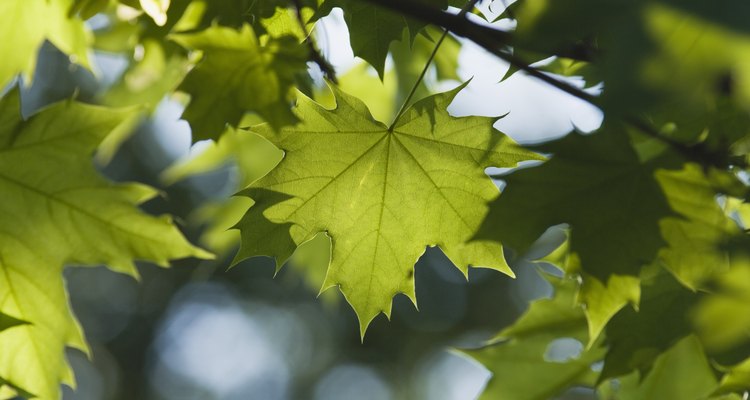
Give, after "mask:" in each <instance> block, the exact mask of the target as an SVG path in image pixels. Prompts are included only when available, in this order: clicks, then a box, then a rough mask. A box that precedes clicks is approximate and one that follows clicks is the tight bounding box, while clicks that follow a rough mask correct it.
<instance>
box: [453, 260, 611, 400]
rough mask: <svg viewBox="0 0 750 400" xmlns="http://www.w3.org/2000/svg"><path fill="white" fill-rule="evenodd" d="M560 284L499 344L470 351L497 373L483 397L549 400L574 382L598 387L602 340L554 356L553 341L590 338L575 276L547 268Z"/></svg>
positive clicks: (551, 279)
mask: <svg viewBox="0 0 750 400" xmlns="http://www.w3.org/2000/svg"><path fill="white" fill-rule="evenodd" d="M543 277H544V278H545V279H546V280H547V281H549V282H550V283H551V284H552V286H553V287H554V289H555V294H554V296H553V297H552V298H551V299H541V300H536V301H534V302H533V303H531V305H530V306H529V309H528V311H527V312H526V313H525V314H523V315H522V316H521V317H520V318H519V319H518V320H517V321H516V322H515V323H514V324H513V325H511V326H510V327H508V328H506V329H504V330H503V331H501V332H500V333H499V334H498V335H497V336H496V337H495V338H494V339H493V343H492V344H490V345H488V346H485V347H483V348H480V349H477V350H470V351H465V353H466V354H468V355H469V356H471V357H473V358H475V359H476V360H477V361H479V362H480V363H482V364H483V365H484V366H486V367H487V368H488V369H489V370H490V371H491V372H492V374H493V376H492V378H490V381H489V383H488V384H487V387H486V388H485V390H484V392H483V393H482V397H481V398H482V399H510V398H512V399H517V400H543V399H549V398H552V397H554V396H555V395H558V394H559V392H561V391H562V390H564V389H565V388H567V387H569V386H573V385H585V386H594V384H595V383H596V379H597V376H598V373H597V372H595V371H593V370H592V369H591V365H592V364H593V363H595V362H596V361H598V360H600V359H601V358H602V357H603V356H604V354H605V351H604V349H603V348H601V347H598V346H597V345H594V346H591V347H590V348H589V349H586V350H584V351H583V352H582V353H581V354H580V355H579V356H578V357H576V358H573V359H571V360H566V361H564V362H555V361H548V360H547V359H546V353H547V352H548V348H549V346H550V345H551V344H552V343H553V342H554V341H555V340H556V339H559V338H571V339H575V340H578V341H580V342H581V343H585V341H586V336H587V334H586V317H585V316H584V313H583V308H582V307H581V306H580V305H579V304H578V303H577V301H576V296H577V293H578V289H579V287H578V283H577V282H576V280H575V279H570V278H556V277H554V276H552V275H548V274H546V273H543Z"/></svg>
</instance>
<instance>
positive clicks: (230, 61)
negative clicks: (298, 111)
mask: <svg viewBox="0 0 750 400" xmlns="http://www.w3.org/2000/svg"><path fill="white" fill-rule="evenodd" d="M172 38H173V39H174V40H175V41H176V42H177V43H179V44H180V45H182V46H183V47H185V48H188V49H191V50H200V51H202V52H203V58H202V60H201V61H200V62H199V63H198V65H196V66H195V68H194V69H193V70H192V71H191V72H190V73H189V74H188V75H187V77H186V78H185V80H184V81H183V82H182V84H181V85H180V87H179V88H178V89H179V90H182V91H184V92H186V93H188V94H189V95H190V96H191V99H190V104H188V106H187V108H185V112H184V113H183V115H182V117H183V118H184V119H186V120H187V121H188V122H189V123H190V127H191V128H192V130H193V140H196V141H197V140H201V139H208V138H212V139H216V138H217V137H218V136H219V134H220V133H221V132H223V131H224V128H225V124H227V123H228V124H230V125H234V126H236V125H237V123H239V122H240V119H242V116H243V115H244V114H245V113H246V112H255V113H258V115H260V116H261V117H263V119H265V120H266V121H267V122H268V123H270V124H271V126H273V127H274V128H276V129H278V128H280V127H282V126H284V125H290V124H293V123H295V122H296V121H297V120H296V118H295V117H294V114H293V113H292V111H291V110H290V108H291V105H292V99H293V93H292V89H293V87H294V83H295V79H296V76H297V74H299V73H304V72H305V71H306V68H307V65H306V64H305V62H306V61H307V55H308V54H307V49H306V48H305V47H303V46H301V45H300V44H299V43H298V41H297V39H296V38H295V37H294V36H285V37H281V38H276V39H268V40H267V41H265V42H264V43H263V44H261V43H260V42H259V41H258V38H257V36H256V35H255V33H254V32H253V30H252V28H250V26H248V25H243V26H242V28H240V30H234V29H231V28H226V27H220V26H213V27H211V28H208V29H206V30H204V31H201V32H198V33H194V34H179V35H173V36H172Z"/></svg>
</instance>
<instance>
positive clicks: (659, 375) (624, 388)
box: [602, 335, 731, 400]
mask: <svg viewBox="0 0 750 400" xmlns="http://www.w3.org/2000/svg"><path fill="white" fill-rule="evenodd" d="M618 386H619V387H618V388H617V389H615V390H613V393H612V394H611V395H609V396H607V395H604V396H602V397H603V398H617V399H623V400H639V399H706V398H711V399H718V398H719V397H713V396H711V395H712V394H713V392H714V390H716V388H717V382H716V376H715V373H714V371H713V369H712V368H711V365H710V364H709V361H708V359H706V355H705V354H704V351H703V347H702V346H701V343H700V341H699V340H698V339H697V338H696V337H695V336H692V335H691V336H688V337H686V338H684V339H682V340H680V341H679V342H677V343H676V344H675V345H674V346H672V347H671V348H669V350H667V351H665V352H664V353H662V354H661V355H660V356H659V357H658V358H657V359H656V361H655V362H654V366H653V368H651V370H650V371H649V372H648V373H647V374H641V373H639V372H634V373H632V374H630V375H628V376H626V377H623V378H621V379H620V382H619V385H618ZM721 398H724V397H721ZM730 398H731V397H730ZM728 399H729V398H728Z"/></svg>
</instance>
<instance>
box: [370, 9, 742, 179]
mask: <svg viewBox="0 0 750 400" xmlns="http://www.w3.org/2000/svg"><path fill="white" fill-rule="evenodd" d="M362 1H367V2H369V3H372V4H375V5H378V6H381V7H384V8H388V9H390V10H393V11H396V12H399V13H401V14H404V15H407V16H409V17H412V18H415V19H419V20H421V21H423V22H426V23H430V24H434V25H438V26H442V27H443V28H445V29H446V30H448V31H450V32H452V33H454V34H456V35H458V36H462V37H464V38H466V39H469V40H471V41H472V42H474V43H476V44H477V45H479V46H481V47H482V48H484V49H485V50H487V51H488V52H489V53H491V54H493V55H495V56H496V57H498V58H500V59H502V60H504V61H506V62H507V63H509V64H510V65H512V66H513V67H515V68H517V69H519V70H521V71H524V72H525V73H527V74H528V75H530V76H533V77H534V78H536V79H539V80H541V81H543V82H545V83H547V84H549V85H550V86H553V87H555V88H557V89H560V90H562V91H563V92H565V93H568V94H570V95H571V96H574V97H577V98H579V99H581V100H583V101H586V102H587V103H589V104H592V105H594V106H596V107H598V108H600V109H602V110H605V108H604V106H603V104H602V103H601V100H600V98H599V97H596V96H593V95H591V94H589V93H587V92H585V91H583V90H581V89H579V88H577V87H575V86H571V85H569V84H567V83H565V82H563V81H561V80H558V79H556V78H554V77H553V76H551V75H549V74H546V73H544V72H542V71H540V70H538V69H537V68H534V67H532V66H531V65H530V63H529V62H527V61H526V60H523V59H521V58H519V57H517V56H515V55H513V54H511V53H509V52H508V51H506V50H505V49H507V48H508V47H509V46H510V45H511V44H512V43H511V42H512V34H510V33H508V32H504V31H500V30H497V29H493V28H490V27H487V26H484V25H479V24H477V23H474V22H472V21H470V20H469V19H467V18H465V15H464V14H465V13H462V14H459V15H455V14H451V13H449V12H445V11H442V10H439V9H437V8H435V7H433V6H430V5H427V4H423V3H421V2H419V0H362ZM557 55H558V56H562V57H565V55H563V54H559V53H558V54H557ZM586 56H587V57H588V56H590V53H587V55H586ZM622 120H623V121H624V122H626V123H627V124H629V125H631V126H632V127H634V128H636V129H638V130H640V131H641V132H643V133H644V134H645V135H647V136H649V137H652V138H654V139H656V140H659V141H661V142H662V143H665V144H667V145H668V146H670V147H671V148H673V149H674V150H675V151H677V152H678V153H680V154H681V155H683V156H684V157H686V158H688V159H691V160H695V161H698V162H700V163H701V164H703V165H711V166H715V167H719V168H727V167H730V166H732V165H735V166H739V167H742V168H746V167H748V165H747V163H746V162H744V160H741V162H740V160H737V159H732V160H730V158H729V157H724V156H722V155H719V154H714V153H713V152H710V151H709V150H708V149H706V148H704V147H702V146H700V145H688V144H684V143H681V142H678V141H676V140H674V139H672V138H670V137H667V136H664V135H662V134H661V133H660V132H659V131H658V130H656V129H655V128H654V127H653V126H652V125H651V124H649V123H648V122H646V121H644V120H642V119H640V118H638V117H635V116H624V117H623V118H622Z"/></svg>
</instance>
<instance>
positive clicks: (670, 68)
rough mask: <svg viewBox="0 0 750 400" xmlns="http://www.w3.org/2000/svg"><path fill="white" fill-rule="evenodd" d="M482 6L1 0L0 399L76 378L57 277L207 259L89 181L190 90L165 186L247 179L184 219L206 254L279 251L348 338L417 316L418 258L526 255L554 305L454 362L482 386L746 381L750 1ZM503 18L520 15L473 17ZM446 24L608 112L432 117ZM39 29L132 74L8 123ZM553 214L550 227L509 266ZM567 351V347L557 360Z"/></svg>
mask: <svg viewBox="0 0 750 400" xmlns="http://www.w3.org/2000/svg"><path fill="white" fill-rule="evenodd" d="M476 3H477V2H473V1H470V2H468V3H464V2H458V1H447V0H425V1H418V0H403V1H390V0H366V1H365V0H317V1H316V0H296V1H285V0H273V1H249V0H224V1H212V0H171V1H169V0H138V1H136V0H120V1H115V0H3V1H2V2H0V33H1V34H2V36H3V37H6V38H7V37H14V38H18V39H17V40H12V41H6V42H5V44H4V45H3V46H2V47H0V59H2V60H4V61H3V63H2V64H0V87H6V90H5V91H4V92H3V93H4V94H3V95H2V97H0V187H2V193H3V194H4V201H3V203H2V205H0V216H1V218H0V397H2V398H6V397H7V398H9V397H12V396H16V395H17V396H23V397H36V398H40V399H57V398H59V397H60V384H61V383H63V384H67V385H70V386H74V384H75V383H74V377H73V374H72V370H71V368H70V366H69V365H68V363H67V360H66V359H65V356H64V349H65V348H66V347H72V348H77V349H80V350H82V351H84V352H89V348H88V345H87V343H86V340H85V338H84V334H83V332H82V331H81V329H80V327H79V324H78V322H77V321H76V319H75V317H74V315H73V314H72V312H71V310H70V308H69V306H68V299H67V293H66V291H65V286H64V282H63V277H62V271H63V268H64V267H65V266H68V265H83V266H94V265H100V264H105V265H107V266H108V267H109V268H110V269H112V270H114V271H117V272H121V273H125V274H129V275H132V276H135V277H137V275H138V271H137V269H136V267H135V261H136V260H138V261H148V262H151V263H155V264H158V265H161V266H167V265H168V264H169V261H170V260H175V259H180V258H185V257H197V258H205V259H209V258H212V257H213V254H212V253H210V252H208V251H206V250H203V249H202V248H199V247H196V246H194V245H193V244H190V243H189V242H188V241H187V240H186V239H185V237H184V236H183V234H182V233H181V232H180V230H179V229H178V227H177V226H176V225H175V224H174V222H173V220H172V218H170V217H168V216H152V215H149V214H147V213H145V212H144V211H142V210H141V209H139V207H138V206H139V205H140V204H142V203H143V202H145V201H147V200H148V199H151V198H153V197H154V196H158V195H159V193H158V191H157V190H155V189H153V188H151V187H149V186H146V185H143V184H136V183H114V182H111V181H110V180H108V179H106V178H104V177H102V176H101V174H100V173H99V172H98V168H99V167H100V166H101V165H103V164H106V163H108V162H110V161H111V160H112V156H113V154H115V152H116V151H117V148H118V146H119V145H120V144H121V143H122V142H123V141H124V140H126V139H127V136H128V135H129V134H130V133H132V132H133V130H134V127H135V126H136V125H137V124H138V122H140V121H142V120H144V119H145V118H148V117H149V116H150V115H151V114H152V113H153V112H154V110H155V108H156V106H157V105H158V103H159V102H160V101H161V100H162V99H163V98H165V97H172V98H177V99H179V100H180V101H182V103H183V104H184V106H185V107H184V113H183V115H182V118H183V119H184V120H186V121H187V122H188V123H189V125H190V128H191V131H192V135H193V136H192V137H193V141H194V142H198V141H201V140H208V141H209V142H208V144H207V145H206V148H205V150H204V151H203V153H201V154H199V155H198V156H195V157H193V158H191V159H188V160H182V161H180V162H178V163H177V164H175V165H173V166H171V167H170V168H168V169H167V170H166V171H165V172H164V173H163V174H162V179H163V181H164V182H165V183H174V182H176V181H179V180H181V179H184V178H186V177H190V176H194V175H197V174H201V173H205V172H208V171H212V170H215V169H217V168H219V167H222V166H226V165H227V164H231V165H233V166H234V167H235V168H236V170H237V171H238V175H239V179H237V181H238V182H237V184H236V187H235V189H236V191H237V197H235V198H234V199H233V200H228V201H225V202H221V203H219V204H214V205H213V208H211V209H204V210H198V211H196V214H197V215H199V216H198V217H196V218H197V219H202V221H203V223H205V224H207V225H208V227H207V228H206V229H205V231H204V233H203V236H202V238H201V245H202V246H203V247H205V248H208V249H210V250H211V251H212V252H213V253H217V254H221V255H224V254H228V253H232V251H234V249H235V248H236V245H239V250H238V251H236V256H235V258H234V261H233V263H232V265H233V266H237V268H242V266H241V265H239V264H241V263H242V261H243V260H245V259H248V258H252V257H256V256H270V257H274V258H275V261H276V266H277V269H279V268H281V267H282V266H283V265H284V264H285V263H286V262H287V261H288V260H292V263H291V264H292V265H294V266H295V268H298V269H299V272H300V273H301V274H302V275H303V276H304V277H305V279H306V280H307V282H308V284H309V285H311V286H312V287H315V288H316V289H317V290H320V292H321V293H322V292H323V291H326V290H328V289H331V288H337V290H338V291H340V293H342V294H343V296H344V298H345V299H346V300H347V301H348V303H349V304H351V306H352V308H353V309H354V311H355V312H356V314H357V317H358V319H359V325H360V333H361V335H362V337H364V334H365V332H366V330H367V327H368V325H369V324H370V323H371V321H372V320H373V319H374V318H375V317H376V316H377V315H379V314H381V313H382V314H385V315H386V316H390V313H391V308H392V301H393V297H394V296H396V295H398V294H405V295H406V296H407V297H408V298H409V299H410V300H411V301H412V302H413V303H414V304H415V305H416V304H417V300H418V299H417V295H416V289H415V286H414V263H415V262H416V260H417V259H418V258H419V257H420V256H421V255H422V254H423V253H424V252H425V249H426V248H427V247H438V248H440V250H442V251H443V253H445V255H446V256H447V257H448V258H449V259H450V261H451V262H452V263H453V264H454V265H455V266H456V268H458V270H459V271H461V273H462V274H464V275H465V276H468V271H469V268H470V267H483V268H489V269H493V270H497V271H500V272H502V273H505V274H507V275H510V276H513V275H514V272H513V270H512V268H511V265H514V264H515V262H514V261H516V260H522V259H532V261H536V262H538V263H539V264H540V265H542V264H544V265H545V267H544V268H547V271H553V272H541V273H542V275H543V277H544V278H545V279H546V280H547V281H548V282H549V283H550V284H551V286H552V287H553V289H554V294H553V296H552V297H551V298H549V299H541V300H538V301H536V302H534V303H532V304H531V306H530V307H529V309H528V310H527V312H526V313H525V314H524V315H523V316H522V317H521V318H519V319H518V320H517V321H516V322H515V324H513V325H512V326H510V327H507V328H505V329H503V330H502V331H501V332H499V333H498V334H497V335H496V336H494V337H493V338H491V339H490V340H489V341H488V342H487V343H486V345H485V346H484V347H482V348H479V349H473V350H466V351H465V352H466V353H467V354H468V355H469V356H471V357H473V358H475V359H476V360H478V361H479V362H481V363H482V364H483V365H485V366H486V367H487V368H488V369H489V370H490V372H491V373H492V374H493V377H492V378H491V379H490V381H489V383H488V384H487V387H486V389H485V392H484V394H483V396H484V397H483V398H493V399H494V398H513V399H546V398H552V397H554V396H557V395H559V394H561V393H563V392H565V391H566V390H568V389H571V388H574V387H580V386H585V387H589V388H592V389H593V390H595V391H596V393H597V394H598V395H599V396H600V397H601V398H616V399H643V398H663V399H684V398H689V399H708V398H717V399H718V398H726V399H734V398H740V396H741V394H742V393H746V392H747V391H748V390H750V354H748V353H747V349H748V344H749V343H750V336H748V332H749V331H750V318H748V317H747V316H748V315H750V258H749V256H750V254H749V253H748V251H747V246H748V244H749V243H748V238H747V232H748V224H750V206H748V204H747V200H748V194H749V191H748V179H747V176H748V175H747V174H748V168H749V167H748V165H750V164H749V163H750V160H749V159H748V143H750V72H749V71H750V29H749V28H748V27H749V25H748V24H747V17H748V16H750V6H749V5H748V3H746V2H745V1H742V0H727V1H724V2H721V3H720V4H718V3H717V4H713V3H707V2H704V1H700V0H681V1H676V0H635V1H634V0H564V1H563V0H555V1H553V0H518V1H516V2H515V3H513V4H512V5H510V6H508V7H507V8H505V11H504V12H503V13H501V14H500V15H499V16H498V17H497V18H489V17H488V16H486V15H484V14H482V13H481V12H479V11H477V10H476V9H475V5H476ZM490 3H492V4H490V6H491V7H501V6H502V5H501V4H500V3H502V2H499V1H495V2H490ZM420 7H422V9H421V10H423V12H420V11H419V10H420ZM335 8H340V9H341V10H342V11H343V16H344V20H345V21H346V23H347V25H348V29H349V33H350V44H351V47H352V50H353V53H354V55H355V56H357V57H359V58H361V59H362V60H363V61H364V63H363V64H360V65H359V66H357V67H354V68H352V69H351V70H350V71H347V72H345V73H339V72H340V71H336V70H335V68H333V67H332V66H331V65H330V63H328V61H327V60H326V59H325V56H324V54H325V52H323V51H321V47H322V46H321V44H322V43H321V40H320V38H321V36H319V35H317V34H316V32H317V31H316V29H317V28H318V27H319V26H320V25H321V24H322V23H321V19H323V18H325V16H327V15H328V14H330V13H331V12H332V11H333V10H334V9H335ZM457 9H462V10H461V11H456V10H457ZM94 18H100V19H101V20H102V21H104V22H103V23H102V24H94V23H93V21H94ZM479 18H485V19H486V20H485V21H483V22H478V21H479ZM508 19H511V20H513V22H514V24H513V26H515V28H514V29H512V30H509V31H504V30H500V29H499V28H498V27H497V26H498V25H493V24H495V23H496V22H498V21H500V20H508ZM87 20H89V22H88V23H87V22H86V21H87ZM505 22H507V21H505ZM505 26H507V24H506V25H505ZM92 27H95V28H92ZM461 37H463V38H464V39H460V38H461ZM466 40H468V41H473V42H474V43H475V44H478V45H479V46H481V47H483V48H485V49H486V50H488V51H489V52H491V53H492V54H494V55H495V56H497V57H498V58H500V59H502V60H505V61H507V62H508V64H509V66H510V67H509V70H508V72H507V73H506V78H509V77H511V76H512V75H514V74H526V75H528V76H530V77H532V78H536V79H540V80H542V81H543V82H546V83H547V84H549V85H551V86H554V87H557V88H558V89H561V90H563V91H565V92H567V93H569V94H571V95H573V96H576V97H578V98H580V99H583V100H585V101H587V102H590V103H591V104H593V105H595V106H596V107H599V108H600V109H601V110H602V112H603V114H604V122H603V124H602V125H601V127H599V128H598V129H596V130H595V131H594V132H589V133H583V132H578V131H576V130H574V131H573V132H570V133H569V134H568V135H566V136H564V137H562V138H560V139H557V140H553V141H548V142H543V143H538V144H534V145H526V146H522V145H519V144H518V143H516V142H514V141H513V140H512V139H511V138H510V137H509V136H507V135H505V134H503V133H502V132H500V131H498V130H497V129H495V128H494V127H493V126H494V124H495V123H496V122H497V120H498V118H496V117H493V118H491V117H479V116H468V117H455V116H453V115H451V114H450V113H449V111H448V107H449V105H450V104H451V103H452V102H453V100H454V98H455V97H456V96H457V95H458V94H459V93H460V92H461V91H462V90H465V87H466V85H467V83H464V84H460V83H459V84H457V85H454V87H455V88H454V89H452V90H450V91H447V92H441V93H435V92H436V91H435V90H434V88H435V87H437V85H436V83H440V81H448V80H452V81H456V80H458V73H457V71H458V61H457V59H458V54H459V51H460V49H461V46H462V45H463V43H465V41H466ZM45 41H48V42H49V43H51V44H52V45H53V46H55V47H56V48H57V49H58V50H60V51H61V52H63V53H64V54H66V55H67V56H68V57H69V59H70V61H71V63H72V64H75V65H77V66H80V67H82V68H85V69H88V70H92V71H95V70H96V67H95V63H94V60H95V57H93V54H94V52H104V53H115V54H119V55H124V56H125V58H126V60H127V61H126V62H127V66H126V68H125V71H124V73H122V75H121V76H119V77H118V78H117V79H116V81H115V82H114V83H113V84H112V85H109V86H107V87H104V88H103V89H102V90H101V91H99V92H98V93H96V94H95V96H94V98H93V99H92V102H94V103H96V105H89V104H83V103H81V102H78V101H75V100H73V99H69V100H65V101H62V102H59V103H56V104H54V105H52V106H50V107H47V108H44V109H42V110H40V111H37V112H35V113H33V114H32V115H26V114H23V113H22V111H23V110H22V97H23V95H22V94H21V92H22V90H21V88H23V87H24V86H27V85H29V84H31V83H32V82H33V81H34V79H36V77H35V76H34V75H35V73H36V72H35V71H36V70H37V60H38V53H39V50H40V48H41V46H42V45H43V44H44V43H45ZM389 57H390V59H391V60H392V61H393V66H392V67H387V65H388V62H387V60H388V59H389ZM316 69H318V70H320V71H322V72H323V74H324V75H326V76H327V77H328V78H329V79H328V80H327V81H325V82H321V80H320V79H318V80H316V79H315V77H314V76H313V75H315V74H314V73H312V72H311V71H314V70H316ZM572 78H575V79H578V80H579V81H582V82H583V84H582V85H578V86H576V85H575V83H574V80H573V79H572ZM498 87H499V88H502V83H498ZM592 88H593V89H594V90H591V89H592ZM499 113H500V112H498V114H499ZM525 161H533V162H534V163H533V165H532V166H530V167H524V168H517V169H516V167H518V166H519V163H522V162H525ZM489 167H499V168H508V169H512V171H511V172H508V173H504V174H500V175H497V176H493V177H492V178H495V179H498V180H502V181H503V182H504V185H503V190H502V194H501V191H500V190H499V189H498V187H497V186H496V185H495V183H493V180H492V179H491V178H490V177H489V176H487V174H486V173H485V170H486V169H487V168H489ZM207 210H208V211H207ZM231 229H234V230H238V231H239V233H240V238H237V237H236V236H232V235H231V234H229V235H228V234H227V232H226V231H227V230H231ZM556 229H557V230H564V231H565V234H566V238H567V239H566V241H565V243H563V244H562V245H561V246H560V247H559V248H557V249H555V250H554V251H552V252H550V254H548V255H547V256H545V257H543V258H541V259H538V260H537V259H536V258H535V257H532V256H529V254H533V253H534V252H533V251H530V250H533V249H534V248H535V246H537V243H538V240H539V238H540V237H541V236H543V235H544V233H545V232H547V231H549V230H556ZM509 250H510V251H509ZM508 261H511V262H508ZM550 264H551V265H552V267H549V265H550ZM541 268H542V267H540V269H541ZM561 340H562V341H563V342H565V341H567V343H576V344H578V345H579V347H580V348H579V349H578V350H580V351H570V352H569V353H571V354H570V357H568V358H567V359H564V360H562V361H560V360H555V359H552V357H550V354H551V353H550V352H551V349H553V348H555V346H556V345H557V344H559V343H560V341H561Z"/></svg>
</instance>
